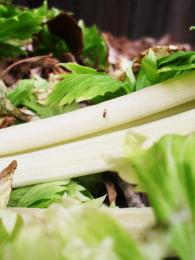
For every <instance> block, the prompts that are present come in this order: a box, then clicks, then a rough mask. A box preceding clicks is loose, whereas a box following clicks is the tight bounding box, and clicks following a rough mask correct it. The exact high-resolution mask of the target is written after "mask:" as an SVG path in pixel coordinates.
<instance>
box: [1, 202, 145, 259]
mask: <svg viewBox="0 0 195 260" xmlns="http://www.w3.org/2000/svg"><path fill="white" fill-rule="evenodd" d="M9 213H10V212H9ZM9 213H7V216H6V217H7V221H10V222H11V219H9V215H11V213H10V214H9ZM12 214H13V213H12ZM36 216H37V217H36ZM12 220H13V218H12ZM24 220H26V222H23V223H22V224H21V222H20V223H18V222H16V221H12V223H11V224H12V226H13V228H12V230H13V229H16V228H17V227H18V230H17V232H15V235H12V232H8V231H7V229H6V227H7V225H5V224H4V223H2V222H0V237H2V236H3V237H5V234H7V239H6V240H5V241H4V244H3V245H2V246H1V248H0V255H1V259H2V260H4V259H15V260H19V259H20V260H24V259H25V260H28V259H29V260H30V259H32V255H33V258H35V259H37V260H39V259H40V260H41V259H48V260H50V259H51V260H58V259H66V260H77V259H81V260H92V259H94V260H95V259H96V260H100V259H101V260H107V259H109V258H110V259H113V260H115V259H117V260H120V259H121V260H123V259H126V260H131V259H132V260H135V259H136V260H141V259H144V258H143V256H142V255H141V253H140V252H139V250H138V248H137V245H136V244H135V242H133V241H132V240H131V239H130V238H129V236H128V234H127V233H126V232H125V231H124V230H123V229H122V228H121V227H120V225H119V224H118V223H117V222H116V221H115V220H114V219H113V218H112V217H111V216H110V215H108V214H107V213H104V212H102V211H100V210H97V209H92V208H83V209H80V208H79V209H73V210H64V209H62V208H59V207H58V208H55V209H54V210H53V209H49V210H46V211H44V212H37V214H36V212H34V214H28V215H25V218H24ZM14 223H15V225H14ZM48 249H49V250H48ZM8 256H9V257H8ZM6 257H8V258H6Z"/></svg>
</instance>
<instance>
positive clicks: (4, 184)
mask: <svg viewBox="0 0 195 260" xmlns="http://www.w3.org/2000/svg"><path fill="white" fill-rule="evenodd" d="M16 168H17V161H12V162H11V163H10V164H9V165H8V166H7V167H6V168H5V169H4V170H2V171H1V172H0V209H2V208H5V207H6V206H7V203H8V201H9V197H10V193H11V191H12V178H13V174H14V172H15V170H16Z"/></svg>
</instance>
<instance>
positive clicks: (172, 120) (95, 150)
mask: <svg viewBox="0 0 195 260" xmlns="http://www.w3.org/2000/svg"><path fill="white" fill-rule="evenodd" d="M128 131H132V132H133V133H137V134H141V135H144V136H146V137H149V139H150V140H151V141H152V142H153V141H155V140H158V139H159V138H160V137H161V136H163V135H165V134H171V133H177V134H188V133H192V132H194V131H195V109H192V110H190V111H187V112H183V113H180V114H178V115H175V116H171V117H168V118H165V119H161V120H158V121H155V122H152V123H148V124H145V125H141V126H138V127H134V128H130V129H126V130H122V131H118V132H114V133H111V134H106V135H102V136H98V137H94V138H89V139H86V140H82V141H78V142H73V143H69V144H62V145H57V146H55V147H51V148H47V149H42V150H39V151H34V152H27V153H24V154H20V155H15V156H9V157H5V158H1V159H0V169H3V168H4V167H5V166H6V165H7V164H9V162H10V161H12V160H17V161H18V169H17V171H16V173H15V175H14V178H13V186H14V187H19V186H24V185H31V184H35V183H41V182H45V181H47V182H48V181H53V180H60V179H66V178H73V177H78V176H83V175H88V174H94V173H98V172H102V171H107V170H110V169H109V166H108V165H107V164H106V162H105V160H104V159H105V158H107V157H108V156H113V155H114V156H115V155H120V154H123V142H124V138H125V136H126V133H127V132H128Z"/></svg>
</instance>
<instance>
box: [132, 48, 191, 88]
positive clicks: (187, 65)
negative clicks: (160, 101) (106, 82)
mask: <svg viewBox="0 0 195 260" xmlns="http://www.w3.org/2000/svg"><path fill="white" fill-rule="evenodd" d="M193 69H195V52H193V51H178V52H175V53H171V54H169V55H165V56H163V57H158V54H157V53H155V52H154V51H153V50H152V49H150V50H149V52H148V54H147V55H146V56H145V57H144V58H143V59H142V61H141V69H140V71H139V73H138V75H137V76H136V87H135V89H136V90H139V89H142V88H145V87H148V86H151V85H153V84H156V83H160V82H162V81H165V80H168V79H170V78H173V77H176V76H178V75H180V74H182V73H186V72H189V71H191V70H193Z"/></svg>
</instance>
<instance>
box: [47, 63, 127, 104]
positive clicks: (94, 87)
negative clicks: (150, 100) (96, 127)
mask: <svg viewBox="0 0 195 260" xmlns="http://www.w3.org/2000/svg"><path fill="white" fill-rule="evenodd" d="M64 66H65V67H66V68H67V69H68V70H71V71H72V73H71V74H65V75H60V77H61V78H62V80H61V81H60V82H59V83H57V84H56V85H55V87H54V90H53V92H52V93H51V94H50V95H49V97H48V100H47V104H50V105H59V106H65V105H68V104H72V103H73V102H81V101H86V100H90V101H92V103H93V102H94V103H96V102H98V101H99V99H98V98H99V97H101V96H102V97H103V99H104V100H106V99H111V98H113V97H114V96H117V95H118V96H120V95H124V94H127V93H129V92H131V89H130V88H129V86H128V84H126V83H125V82H122V81H119V80H115V79H113V78H111V77H110V76H109V75H107V74H105V73H102V72H97V71H96V70H94V69H92V68H87V67H84V66H81V65H78V64H71V63H69V64H65V65H64ZM106 95H107V96H106Z"/></svg>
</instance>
